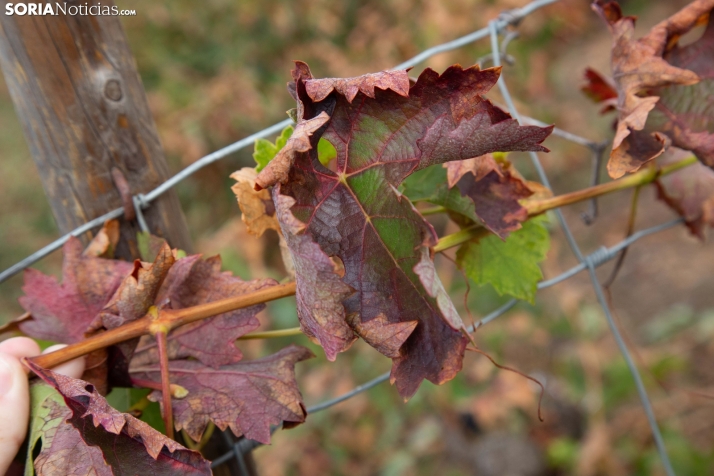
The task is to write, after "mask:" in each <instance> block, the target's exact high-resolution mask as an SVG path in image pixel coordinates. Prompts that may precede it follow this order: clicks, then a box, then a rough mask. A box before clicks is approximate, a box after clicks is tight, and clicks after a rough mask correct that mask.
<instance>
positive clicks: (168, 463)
mask: <svg viewBox="0 0 714 476" xmlns="http://www.w3.org/2000/svg"><path fill="white" fill-rule="evenodd" d="M26 364H27V365H28V366H29V367H30V368H31V369H32V371H33V372H35V373H36V374H37V375H38V376H39V377H40V378H41V379H42V380H44V381H45V382H46V383H47V384H48V385H50V386H51V387H52V388H54V389H55V390H57V391H58V392H59V393H60V395H61V396H62V398H63V400H64V403H65V405H66V406H67V407H68V408H69V410H70V413H69V414H68V418H67V422H68V423H69V424H71V425H72V426H73V427H74V428H75V429H76V430H77V432H78V433H79V435H80V437H81V439H82V440H83V442H84V443H86V445H88V446H90V447H96V448H99V449H100V450H101V452H102V455H103V458H104V461H105V462H106V463H107V464H108V465H109V466H110V467H111V470H112V473H110V474H152V475H175V474H186V475H196V476H198V475H210V474H211V469H210V463H209V462H208V461H206V460H205V459H203V457H202V456H201V454H200V453H197V452H195V451H191V450H188V449H186V448H184V447H183V446H181V445H180V444H178V443H177V442H175V441H174V440H171V439H170V438H167V437H166V436H165V435H162V434H161V433H159V432H158V431H156V430H154V429H153V428H151V427H150V426H149V425H147V424H146V423H144V422H142V421H140V420H137V419H136V418H134V417H133V416H131V415H128V414H126V413H120V412H118V411H117V410H115V409H113V408H112V407H111V406H109V404H108V403H107V401H106V400H105V399H104V397H102V396H101V395H100V394H99V393H97V391H96V389H95V388H94V386H92V385H91V384H89V383H87V382H84V381H82V380H77V379H73V378H70V377H66V376H64V375H60V374H56V373H54V372H52V371H51V370H47V369H43V368H41V367H38V366H37V365H35V364H34V363H33V362H31V361H26ZM57 436H58V435H57V434H55V438H54V440H53V444H52V447H54V446H55V445H58V450H62V451H64V450H67V449H68V448H66V445H65V444H63V442H62V441H60V440H59V439H58V438H57ZM76 456H78V455H75V454H74V453H73V451H72V449H69V451H68V454H67V455H66V456H65V457H66V458H72V459H74V458H75V457H76Z"/></svg>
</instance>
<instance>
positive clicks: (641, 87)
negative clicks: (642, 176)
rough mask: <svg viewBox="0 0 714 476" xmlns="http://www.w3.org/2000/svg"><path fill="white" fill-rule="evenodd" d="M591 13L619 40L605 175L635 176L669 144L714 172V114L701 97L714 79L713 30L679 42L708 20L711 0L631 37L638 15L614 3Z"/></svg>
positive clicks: (602, 4) (600, 4)
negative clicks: (629, 14) (614, 126)
mask: <svg viewBox="0 0 714 476" xmlns="http://www.w3.org/2000/svg"><path fill="white" fill-rule="evenodd" d="M593 8H594V9H595V11H596V12H598V13H599V14H600V15H601V16H602V17H603V18H604V19H605V21H606V22H607V24H608V25H609V27H610V30H611V32H612V34H613V37H614V40H613V41H614V44H613V50H612V71H613V77H614V81H615V84H616V87H617V92H618V100H617V110H618V123H617V131H616V134H615V138H614V141H613V150H612V153H611V155H610V161H609V163H608V172H609V173H610V176H611V177H613V178H619V177H621V176H622V175H624V174H626V173H629V172H634V171H636V170H637V169H639V168H640V167H641V166H642V165H643V164H645V163H647V162H649V161H650V160H652V159H654V158H655V157H657V156H658V155H660V154H661V153H662V152H663V151H664V150H665V149H666V148H667V147H668V146H669V144H670V141H671V143H672V144H673V145H675V146H677V147H680V148H683V149H686V150H690V151H692V152H694V153H695V154H696V155H697V157H699V159H700V160H701V161H703V162H704V163H705V164H707V165H709V166H712V167H714V135H712V133H711V132H712V128H713V127H714V121H713V120H712V117H714V109H713V107H712V106H711V102H710V103H709V105H703V106H702V104H701V103H700V102H699V101H697V99H696V98H701V97H706V96H707V95H709V94H711V88H712V82H713V81H714V68H713V67H712V64H713V63H714V57H713V56H712V52H713V51H714V48H712V44H714V43H713V42H714V25H712V23H711V22H710V23H709V26H708V28H707V30H706V31H705V33H704V35H703V36H702V37H701V38H700V39H699V40H697V41H695V42H694V43H691V44H689V45H686V46H679V44H678V40H679V38H680V37H681V36H682V35H684V34H686V33H687V32H689V31H690V30H691V29H692V28H693V27H695V26H696V25H699V24H702V23H704V22H706V21H707V20H708V19H709V14H710V11H711V10H712V8H714V0H696V1H694V2H692V3H691V4H690V5H688V6H687V7H685V8H683V9H682V10H680V11H679V12H678V13H676V14H674V15H673V16H671V17H670V18H668V19H666V20H664V21H662V22H660V23H659V24H657V25H655V26H654V27H653V28H652V29H651V30H650V32H649V33H648V34H647V35H645V36H644V37H642V38H640V39H634V26H635V18H634V17H624V16H622V12H621V11H620V7H619V6H618V5H617V4H616V3H615V2H605V1H602V0H600V1H598V2H596V3H594V4H593Z"/></svg>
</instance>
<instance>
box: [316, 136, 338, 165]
mask: <svg viewBox="0 0 714 476" xmlns="http://www.w3.org/2000/svg"><path fill="white" fill-rule="evenodd" d="M335 157H337V149H335V146H334V145H332V143H331V142H330V141H329V140H326V139H320V140H319V142H318V143H317V159H318V160H319V161H320V163H321V164H322V165H324V166H325V167H327V164H329V163H330V161H331V160H332V159H334V158H335Z"/></svg>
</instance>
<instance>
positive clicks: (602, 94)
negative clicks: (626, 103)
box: [580, 68, 617, 112]
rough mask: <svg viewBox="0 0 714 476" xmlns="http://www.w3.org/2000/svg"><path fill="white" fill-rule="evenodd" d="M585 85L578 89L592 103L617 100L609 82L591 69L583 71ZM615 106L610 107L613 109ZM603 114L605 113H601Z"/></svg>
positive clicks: (615, 92) (614, 90)
mask: <svg viewBox="0 0 714 476" xmlns="http://www.w3.org/2000/svg"><path fill="white" fill-rule="evenodd" d="M585 80H586V81H587V83H586V84H585V85H584V86H583V87H581V88H580V90H581V91H582V92H584V93H585V94H586V95H587V96H588V97H589V98H590V99H592V100H593V101H594V102H604V101H610V100H613V99H617V90H616V89H615V86H614V85H613V84H611V82H610V81H609V80H608V79H606V78H605V77H604V76H602V75H601V74H600V73H598V72H597V71H595V70H594V69H592V68H586V69H585ZM614 108H615V106H614V105H613V106H612V109H614ZM603 112H605V111H603Z"/></svg>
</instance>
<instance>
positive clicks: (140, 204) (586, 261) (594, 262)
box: [0, 0, 683, 476]
mask: <svg viewBox="0 0 714 476" xmlns="http://www.w3.org/2000/svg"><path fill="white" fill-rule="evenodd" d="M557 1H558V0H536V1H533V2H531V3H529V4H528V5H526V6H524V7H522V8H519V9H514V10H509V11H506V12H504V13H502V14H501V15H500V16H499V17H498V18H496V19H494V20H492V21H491V22H489V25H488V26H487V27H486V28H482V29H480V30H477V31H475V32H473V33H470V34H468V35H466V36H463V37H461V38H458V39H456V40H454V41H451V42H448V43H444V44H441V45H438V46H434V47H432V48H429V49H427V50H425V51H423V52H421V53H419V54H418V55H416V56H414V57H413V58H411V59H409V60H407V61H405V62H403V63H401V64H399V65H397V66H396V67H395V68H394V69H405V68H409V67H412V66H415V65H417V64H419V63H421V62H422V61H424V60H426V59H428V58H431V57H432V56H434V55H436V54H439V53H443V52H446V51H450V50H454V49H456V48H459V47H462V46H464V45H467V44H470V43H473V42H475V41H478V40H481V39H485V38H490V42H491V53H490V54H489V55H488V57H487V58H484V59H483V60H484V61H485V60H486V59H490V60H491V61H492V63H493V65H494V66H500V65H501V58H502V57H506V51H505V50H506V46H507V45H508V43H509V42H510V41H511V40H512V39H513V38H514V37H515V35H514V33H513V31H507V28H508V27H516V26H517V25H518V24H519V23H520V22H521V20H523V19H524V18H525V17H527V16H528V15H530V14H531V13H533V12H534V11H536V10H538V9H540V8H542V7H545V6H547V5H550V4H552V3H555V2H557ZM501 36H503V37H504V39H503V40H502V41H501V42H500V43H499V39H500V38H501ZM498 87H499V90H500V92H501V95H502V96H503V98H504V100H505V102H506V105H507V108H508V110H509V112H510V113H511V115H512V116H513V117H514V118H515V119H516V120H518V121H519V122H521V123H530V124H535V125H544V124H543V123H542V122H540V121H538V120H536V119H532V118H528V117H524V116H521V115H520V114H519V113H518V111H517V110H516V108H515V105H514V103H513V99H512V97H511V95H510V93H509V90H508V87H507V86H506V83H505V80H504V78H503V75H502V76H501V77H500V79H499V80H498ZM291 124H292V121H291V120H290V119H286V120H284V121H282V122H279V123H277V124H274V125H272V126H270V127H268V128H266V129H263V130H262V131H259V132H256V133H255V134H252V135H250V136H248V137H246V138H244V139H241V140H239V141H238V142H235V143H233V144H231V145H229V146H227V147H224V148H222V149H220V150H217V151H215V152H213V153H211V154H209V155H207V156H205V157H203V158H201V159H199V160H197V161H196V162H194V163H193V164H191V165H190V166H188V167H186V168H185V169H183V170H182V171H181V172H179V173H177V174H176V175H174V176H173V177H171V178H170V179H168V180H167V181H166V182H164V183H163V184H161V185H160V186H158V187H157V188H155V189H154V190H151V191H150V192H148V193H146V194H137V195H136V196H134V197H133V201H134V207H135V208H136V211H137V219H138V221H139V223H140V226H141V228H142V229H146V224H145V222H144V221H143V217H142V214H141V210H142V209H144V208H146V207H148V206H149V205H150V203H151V201H153V200H155V199H156V198H157V197H159V196H160V195H161V194H163V193H164V192H166V191H167V190H169V189H171V188H172V187H174V186H175V185H176V184H178V183H179V182H181V181H182V180H184V179H185V178H187V177H190V176H191V175H193V174H194V173H195V172H197V171H198V170H200V169H202V168H203V167H206V166H207V165H209V164H211V163H213V162H215V161H217V160H220V159H222V158H224V157H227V156H229V155H231V154H233V153H234V152H237V151H239V150H241V149H243V148H245V147H249V146H251V145H253V143H254V142H255V141H256V140H257V139H259V138H264V137H268V136H272V135H275V134H278V133H279V132H280V131H281V130H282V129H283V128H285V127H286V126H288V125H291ZM553 133H554V135H557V136H560V137H562V138H563V139H566V140H568V141H571V142H573V143H576V144H579V145H581V146H584V147H586V148H588V149H589V150H590V151H591V153H592V156H593V184H595V183H597V177H598V171H599V168H600V167H599V165H600V161H601V159H602V155H603V150H604V143H603V142H595V141H592V140H589V139H586V138H583V137H580V136H578V135H575V134H572V133H569V132H567V131H564V130H562V129H558V128H555V129H554V131H553ZM530 157H531V161H532V163H533V166H534V168H535V170H536V172H537V174H538V176H539V178H540V180H541V182H542V183H543V185H545V186H546V187H548V188H551V186H550V181H549V180H548V176H547V175H546V173H545V170H544V169H543V166H542V165H541V163H540V160H539V158H538V155H537V154H536V153H533V152H531V153H530ZM123 214H124V208H117V209H115V210H112V211H110V212H108V213H106V214H104V215H102V216H100V217H97V218H95V219H93V220H91V221H89V222H87V223H85V224H84V225H82V226H80V227H78V228H76V229H74V230H72V231H71V232H70V233H67V234H66V235H64V236H62V237H60V238H58V239H57V240H55V241H53V242H52V243H50V244H49V245H47V246H45V247H44V248H42V249H40V250H38V251H37V252H35V253H33V254H32V255H30V256H28V257H27V258H25V259H23V260H22V261H20V262H18V263H17V264H15V265H13V266H11V267H9V268H8V269H6V270H4V271H3V272H2V273H0V283H1V282H3V281H5V280H6V279H8V278H10V277H11V276H13V275H15V274H17V273H18V272H20V271H22V270H24V269H25V268H27V267H29V266H31V265H32V264H33V263H35V262H37V261H39V260H40V259H42V258H43V257H45V256H47V255H48V254H50V253H52V252H53V251H55V250H57V249H59V248H60V247H61V246H62V245H63V244H64V243H65V242H66V241H67V240H68V239H69V238H70V237H72V236H78V235H81V234H83V233H85V232H87V231H90V230H92V229H94V228H96V227H99V226H101V225H102V224H104V222H105V221H107V220H110V219H113V218H118V217H120V216H122V215H123ZM555 214H556V216H557V219H558V222H559V224H560V227H561V229H562V230H563V233H564V234H565V237H566V240H567V242H568V244H569V246H570V248H571V250H572V252H573V254H574V255H575V257H576V258H577V260H578V262H579V263H578V265H576V266H574V267H573V268H571V269H569V270H568V271H566V272H564V273H562V274H560V275H559V276H557V277H554V278H552V279H549V280H547V281H542V282H541V283H539V284H538V289H544V288H548V287H550V286H554V285H556V284H558V283H560V282H562V281H565V280H567V279H569V278H571V277H572V276H575V275H576V274H578V273H580V272H582V271H585V270H587V271H588V274H589V276H590V278H591V281H592V285H593V289H594V291H595V295H596V297H597V300H598V303H599V304H600V306H601V307H602V309H603V311H604V314H605V317H606V319H607V322H608V326H609V328H610V330H611V332H612V334H613V336H614V338H615V341H616V343H617V345H618V348H619V350H620V352H621V353H622V355H623V357H624V359H625V361H626V363H627V366H628V368H629V371H630V373H631V375H632V378H633V380H634V383H635V386H636V388H637V392H638V395H639V398H640V400H641V402H642V406H643V408H644V410H645V413H646V416H647V420H648V422H649V425H650V429H651V431H652V435H653V438H654V441H655V444H656V447H657V451H658V453H659V456H660V459H661V461H662V465H663V466H664V469H665V472H666V474H667V475H669V476H672V475H674V474H675V473H674V470H673V468H672V465H671V463H670V460H669V457H668V454H667V450H666V448H665V445H664V441H663V439H662V435H661V432H660V430H659V427H658V425H657V421H656V418H655V415H654V412H653V410H652V406H651V404H650V401H649V397H648V395H647V391H646V390H645V387H644V385H643V383H642V379H641V377H640V374H639V372H638V370H637V367H636V366H635V364H634V362H633V359H632V357H631V355H630V352H629V350H628V349H627V346H626V344H625V342H624V340H623V338H622V336H621V334H620V331H619V329H618V328H617V326H616V324H615V322H614V320H613V317H612V312H611V310H610V308H609V305H608V302H607V300H606V299H605V296H604V293H603V290H602V286H601V285H600V282H599V281H598V279H597V276H596V274H595V269H596V268H597V267H598V266H601V265H603V264H604V263H606V262H608V261H610V260H612V259H614V258H615V257H616V256H617V255H618V254H619V253H620V252H621V251H623V250H625V249H626V248H627V247H628V246H630V245H631V244H632V243H634V242H635V241H637V240H639V239H641V238H644V237H646V236H649V235H651V234H654V233H659V232H661V231H664V230H666V229H668V228H671V227H673V226H676V225H678V224H680V223H682V221H683V220H682V219H678V220H674V221H671V222H668V223H664V224H662V225H659V226H656V227H652V228H648V229H645V230H642V231H639V232H637V233H634V234H633V235H631V236H630V237H628V238H627V239H625V240H623V241H621V242H620V243H618V244H616V245H615V246H613V247H610V248H606V247H601V248H600V249H598V250H597V251H595V252H594V253H591V254H589V255H583V253H582V251H581V250H580V247H579V246H578V243H577V241H576V240H575V237H574V236H573V233H572V232H571V230H570V228H569V227H568V224H567V222H566V220H565V218H564V216H563V214H562V213H561V212H560V210H558V209H556V210H555ZM596 214H597V205H596V202H595V201H594V200H593V202H592V207H591V211H590V213H589V214H588V215H587V216H584V218H585V219H586V221H589V220H592V219H593V218H594V217H595V215H596ZM517 302H518V300H516V299H512V300H510V301H508V302H506V303H505V304H503V305H502V306H501V307H499V308H498V309H496V310H494V311H493V312H491V313H490V314H488V315H487V316H485V317H483V318H482V319H481V320H480V321H479V322H478V323H477V324H475V325H473V326H471V327H470V328H469V329H468V330H469V331H470V332H473V331H474V330H475V329H476V328H478V327H480V326H482V325H485V324H487V323H489V322H491V321H493V320H495V319H496V318H498V317H499V316H501V315H503V314H504V313H506V312H507V311H508V310H509V309H511V308H512V307H513V306H514V305H516V303H517ZM387 380H389V373H388V372H387V373H385V374H382V375H380V376H378V377H376V378H374V379H372V380H370V381H368V382H366V383H364V384H362V385H359V386H357V387H355V388H354V389H352V390H351V391H349V392H347V393H345V394H344V395H341V396H339V397H336V398H333V399H330V400H326V401H323V402H320V403H317V404H315V405H312V406H310V407H308V408H307V413H308V414H312V413H316V412H319V411H323V410H326V409H328V408H330V407H332V406H334V405H337V404H338V403H341V402H344V401H346V400H349V399H351V398H352V397H354V396H356V395H359V394H360V393H363V392H365V391H367V390H369V389H371V388H373V387H375V386H377V385H379V384H380V383H382V382H385V381H387ZM278 429H279V427H274V428H272V431H277V430H278ZM231 445H232V447H231V450H230V451H228V452H227V453H225V454H224V455H222V456H219V457H217V458H215V459H214V460H213V462H212V465H211V467H212V468H215V467H218V466H220V465H222V464H225V463H227V462H228V461H230V460H231V459H235V462H236V464H237V465H238V468H239V470H240V471H241V473H242V474H248V470H247V464H246V459H245V455H246V454H247V453H249V452H250V451H252V450H253V449H254V448H256V447H258V446H260V443H258V442H256V441H253V440H248V439H245V438H240V439H238V440H237V441H232V440H231Z"/></svg>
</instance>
